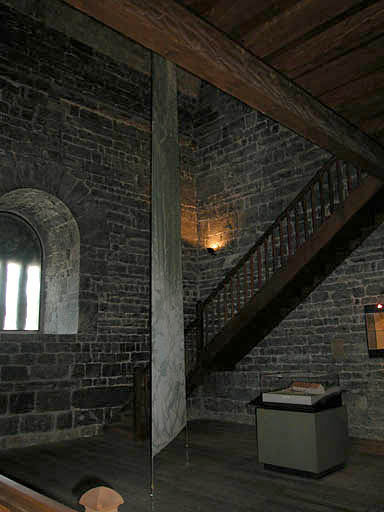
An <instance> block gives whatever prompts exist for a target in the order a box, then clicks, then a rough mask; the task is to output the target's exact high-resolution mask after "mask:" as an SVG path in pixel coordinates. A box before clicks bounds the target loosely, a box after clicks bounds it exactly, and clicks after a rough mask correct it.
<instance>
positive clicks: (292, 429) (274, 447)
mask: <svg viewBox="0 0 384 512" xmlns="http://www.w3.org/2000/svg"><path fill="white" fill-rule="evenodd" d="M257 437H258V450H259V462H262V463H263V464H265V465H266V466H273V467H274V469H280V468H281V469H291V470H296V471H299V472H305V473H309V474H312V475H313V476H322V475H323V474H325V473H328V472H330V471H332V470H333V469H337V468H338V467H340V466H341V465H343V464H344V462H345V460H346V455H347V447H348V435H347V414H346V410H345V407H343V406H341V407H335V408H332V409H325V410H322V411H319V412H302V411H295V410H286V409H279V408H276V409H275V408H270V407H268V408H264V407H259V408H258V409H257Z"/></svg>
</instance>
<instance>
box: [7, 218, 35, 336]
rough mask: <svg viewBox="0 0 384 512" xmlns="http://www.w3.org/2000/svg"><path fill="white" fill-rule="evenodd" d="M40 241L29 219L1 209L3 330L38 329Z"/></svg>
mask: <svg viewBox="0 0 384 512" xmlns="http://www.w3.org/2000/svg"><path fill="white" fill-rule="evenodd" d="M40 288H41V245H40V240H39V238H38V236H37V234H36V232H35V231H34V229H33V228H32V226H30V225H29V224H28V223H27V222H26V221H24V220H23V219H22V218H20V217H19V216H17V215H14V214H11V213H8V212H0V330H4V331H26V330H28V331H37V330H38V329H39V323H40V322H39V317H40Z"/></svg>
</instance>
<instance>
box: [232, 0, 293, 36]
mask: <svg viewBox="0 0 384 512" xmlns="http://www.w3.org/2000/svg"><path fill="white" fill-rule="evenodd" d="M298 2H300V0H278V1H276V0H268V1H266V0H264V1H263V2H255V3H254V6H255V7H257V10H253V12H252V13H251V14H250V13H249V12H247V17H246V18H245V19H244V21H243V22H242V23H241V24H239V21H238V23H237V25H236V27H234V29H233V30H232V32H231V35H232V36H234V39H236V40H238V41H241V40H242V38H243V37H244V36H246V35H247V34H249V33H250V32H253V31H255V30H256V27H259V26H262V25H264V23H267V22H268V21H270V20H271V19H272V18H274V17H275V16H279V15H280V14H281V13H282V12H283V11H285V10H287V9H289V8H290V7H292V6H293V5H294V4H297V3H298Z"/></svg>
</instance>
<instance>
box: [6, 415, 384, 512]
mask: <svg viewBox="0 0 384 512" xmlns="http://www.w3.org/2000/svg"><path fill="white" fill-rule="evenodd" d="M189 430H190V444H191V447H190V450H189V463H187V458H186V452H185V435H184V434H181V435H180V436H179V438H178V439H176V440H175V441H174V442H173V443H172V444H171V445H170V446H169V447H167V448H166V449H165V450H164V451H163V452H162V453H161V454H160V455H159V456H158V457H157V460H156V462H155V476H156V485H155V500H154V510H155V511H156V512H176V511H177V512H197V511H207V512H208V511H217V512H219V511H220V512H227V511H228V512H229V511H230V512H238V511H239V512H240V511H242V512H243V511H244V512H248V511H249V512H250V511H253V512H258V511H263V512H325V511H339V512H340V511H346V512H355V511H356V512H362V511H364V512H366V511H368V510H375V511H376V510H383V511H384V484H383V482H384V457H383V456H374V455H367V454H361V453H357V452H352V453H351V455H350V457H349V461H348V464H347V465H346V468H345V469H344V470H342V471H339V472H337V473H334V474H331V475H328V476H327V477H325V478H323V479H321V480H316V481H313V480H307V479H303V478H300V477H296V476H290V475H283V474H280V473H275V472H270V471H265V470H264V469H263V466H262V465H261V464H259V463H258V460H257V446H256V433H255V428H254V427H252V426H246V425H238V424H230V423H223V422H217V421H193V422H191V423H190V427H189ZM0 472H1V473H2V474H4V475H6V476H8V477H10V478H13V479H14V480H17V481H19V482H21V483H24V484H26V485H28V486H29V487H32V488H33V489H35V490H37V491H39V492H41V493H43V494H45V495H47V496H50V497H52V498H54V499H56V500H58V501H60V502H62V503H64V504H66V505H68V506H70V507H72V508H75V509H77V510H82V507H80V506H79V505H78V504H77V498H76V496H75V495H74V494H73V489H74V488H76V485H77V484H78V483H79V481H81V480H83V479H84V478H89V479H94V478H98V479H101V480H103V481H105V482H107V483H109V484H110V485H111V486H112V487H113V488H115V489H116V490H117V491H118V492H119V493H120V494H121V495H122V496H123V498H124V500H125V504H124V505H123V506H121V507H120V511H121V512H128V511H130V512H144V511H145V512H149V511H150V510H151V502H150V498H149V481H150V478H149V475H150V464H149V456H148V444H147V443H143V442H141V443H138V442H135V441H132V440H129V439H127V436H126V435H125V434H124V433H123V432H115V431H108V432H106V433H105V434H104V435H102V436H98V437H94V438H88V439H80V440H77V441H64V442H60V443H54V444H46V445H40V446H35V447H29V448H23V449H12V450H7V451H4V452H2V454H1V461H0ZM374 506H376V508H375V507H374Z"/></svg>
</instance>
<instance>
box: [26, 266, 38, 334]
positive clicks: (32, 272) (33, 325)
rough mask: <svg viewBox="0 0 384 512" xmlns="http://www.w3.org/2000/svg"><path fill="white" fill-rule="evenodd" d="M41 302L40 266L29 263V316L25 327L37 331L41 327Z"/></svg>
mask: <svg viewBox="0 0 384 512" xmlns="http://www.w3.org/2000/svg"><path fill="white" fill-rule="evenodd" d="M39 304H40V266H38V265H29V266H28V269H27V318H26V321H25V329H26V330H27V331H35V330H37V329H38V328H39Z"/></svg>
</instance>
